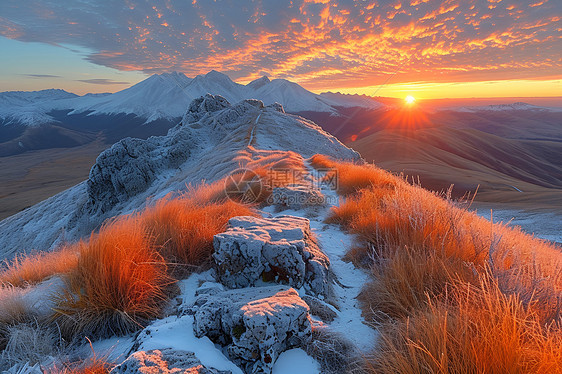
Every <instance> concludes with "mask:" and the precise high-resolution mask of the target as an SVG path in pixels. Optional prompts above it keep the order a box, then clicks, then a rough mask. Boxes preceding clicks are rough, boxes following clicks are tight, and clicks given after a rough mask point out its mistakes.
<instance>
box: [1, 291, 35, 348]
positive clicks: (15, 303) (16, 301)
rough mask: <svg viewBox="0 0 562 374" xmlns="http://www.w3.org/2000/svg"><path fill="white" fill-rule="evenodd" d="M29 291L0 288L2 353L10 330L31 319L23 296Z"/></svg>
mask: <svg viewBox="0 0 562 374" xmlns="http://www.w3.org/2000/svg"><path fill="white" fill-rule="evenodd" d="M26 292H27V291H26V290H24V289H21V288H16V287H12V286H2V287H0V351H2V350H3V349H5V348H6V345H7V344H8V341H9V338H10V328H11V327H13V326H15V325H18V324H21V323H24V322H26V321H28V320H29V319H30V311H29V308H28V306H27V305H26V303H25V301H24V298H23V295H24V293H26Z"/></svg>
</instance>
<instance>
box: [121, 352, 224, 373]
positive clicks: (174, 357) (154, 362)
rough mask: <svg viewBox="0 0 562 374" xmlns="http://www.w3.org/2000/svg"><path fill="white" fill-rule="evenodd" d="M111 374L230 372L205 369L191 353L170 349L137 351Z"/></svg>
mask: <svg viewBox="0 0 562 374" xmlns="http://www.w3.org/2000/svg"><path fill="white" fill-rule="evenodd" d="M111 373H112V374H137V373H143V374H172V373H173V374H232V372H231V371H223V370H216V369H213V368H207V367H205V366H203V365H202V364H201V362H200V361H199V360H198V359H197V357H195V354H194V353H193V352H187V351H179V350H174V349H171V348H166V349H161V350H160V349H154V350H150V351H139V352H135V353H133V354H132V355H130V356H129V357H128V358H127V359H126V360H125V361H123V363H122V364H121V365H119V366H117V367H115V368H114V369H113V370H112V371H111Z"/></svg>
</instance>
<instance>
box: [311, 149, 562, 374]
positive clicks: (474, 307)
mask: <svg viewBox="0 0 562 374" xmlns="http://www.w3.org/2000/svg"><path fill="white" fill-rule="evenodd" d="M330 161H331V160H329V159H328V158H326V157H324V156H315V157H313V159H312V160H311V164H312V165H313V166H314V167H330V168H334V169H335V172H336V173H337V175H338V178H339V182H338V184H339V191H338V192H340V194H342V195H344V196H345V197H342V203H340V205H339V206H338V207H334V208H332V215H331V217H330V218H329V221H331V222H335V223H340V224H341V225H342V226H343V227H344V228H346V229H347V230H348V231H349V232H351V233H353V234H356V235H357V238H358V243H359V245H358V246H356V247H354V248H353V249H352V250H351V251H350V252H348V254H347V257H348V258H349V259H351V260H352V261H353V262H354V263H356V264H357V265H359V266H364V267H366V268H368V269H369V270H370V272H371V281H370V282H369V283H368V284H367V285H366V286H365V288H364V289H363V291H362V293H361V295H360V297H359V299H360V301H361V303H362V308H363V312H364V316H365V317H366V319H367V320H368V322H371V323H375V324H377V326H378V327H379V331H380V332H381V337H380V340H379V344H378V346H376V347H373V348H374V349H373V353H372V356H370V357H367V362H366V366H367V369H368V370H367V372H369V373H375V372H376V373H383V374H384V373H397V372H401V373H403V372H408V373H420V372H435V373H472V372H478V373H481V372H482V373H483V372H486V373H493V372H502V373H503V372H510V373H512V372H525V373H560V372H562V364H561V363H562V360H561V357H562V348H561V345H560V344H561V340H560V339H561V336H562V335H561V334H560V332H561V331H562V325H561V311H562V308H561V306H562V271H561V269H562V258H561V257H560V251H559V249H558V248H557V247H555V246H554V245H552V244H550V243H548V242H545V241H542V240H540V239H537V238H534V237H532V236H530V235H527V234H525V233H523V232H522V231H521V230H520V229H518V228H511V227H508V226H506V225H503V224H498V223H491V222H490V221H488V220H485V219H484V218H481V217H478V216H477V215H476V214H475V213H472V212H469V211H467V210H466V209H463V208H461V207H460V206H458V204H456V203H455V202H453V201H450V199H449V196H448V195H445V196H439V195H437V194H435V193H432V192H430V191H427V190H424V189H422V188H421V187H419V186H416V185H411V184H409V183H407V182H406V181H405V180H403V179H400V178H398V177H394V176H392V175H390V174H388V173H387V172H385V171H383V170H379V169H377V168H376V167H374V166H372V165H356V164H352V163H339V162H333V161H331V162H330ZM358 176H362V177H363V179H364V180H363V182H362V183H358ZM389 178H390V179H392V180H393V181H394V183H388V179H389ZM350 183H351V185H353V186H354V187H355V185H362V186H364V187H363V188H362V189H360V190H357V189H354V188H350V187H352V186H351V185H350ZM347 190H351V191H352V193H351V194H348V195H347V196H346V195H345V193H343V192H344V191H347ZM354 190H355V192H353V191H354ZM498 368H500V369H498Z"/></svg>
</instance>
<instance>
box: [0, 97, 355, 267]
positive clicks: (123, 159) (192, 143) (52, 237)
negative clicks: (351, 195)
mask: <svg viewBox="0 0 562 374" xmlns="http://www.w3.org/2000/svg"><path fill="white" fill-rule="evenodd" d="M280 110H282V109H280V108H279V107H278V106H271V107H264V106H263V103H262V102H261V101H256V100H246V101H242V102H240V103H238V104H236V105H231V104H230V103H228V101H226V100H225V99H224V98H221V97H214V96H211V95H207V96H206V97H205V98H201V99H198V100H195V101H194V102H193V103H192V104H191V106H190V107H189V110H188V112H187V113H186V115H185V116H184V119H183V121H182V123H181V124H180V125H178V126H176V127H175V128H173V129H171V130H170V131H169V132H168V135H166V136H161V137H151V138H149V139H148V140H146V141H143V140H140V139H130V138H129V139H124V140H122V141H120V142H118V143H116V144H115V145H114V146H113V147H111V148H110V149H108V150H106V151H105V152H103V153H102V154H101V155H100V156H99V157H98V159H97V161H96V164H95V165H94V166H93V167H92V170H91V171H90V177H89V179H88V181H85V182H83V183H80V184H78V185H76V186H75V187H72V188H70V189H68V190H66V191H64V192H61V193H59V194H58V195H56V196H53V197H51V198H49V199H47V200H45V201H43V202H41V203H39V204H37V205H34V206H33V207H31V208H29V209H27V210H25V211H22V212H20V213H18V214H16V215H14V216H12V217H9V218H7V219H5V220H3V221H1V222H0V232H2V233H3V235H2V237H1V238H0V247H1V248H5V250H4V253H2V256H3V257H5V258H10V257H12V256H14V255H15V254H17V253H21V252H26V251H30V250H46V249H49V248H52V247H53V246H55V245H57V244H59V243H61V242H62V241H66V240H76V239H78V238H80V237H83V236H85V235H87V234H89V232H90V231H91V230H93V229H95V228H96V227H98V225H99V224H101V223H102V222H103V220H104V219H106V218H109V217H112V216H115V215H117V214H123V213H127V212H131V211H133V210H136V209H140V208H141V207H142V206H144V205H145V204H146V202H147V197H149V196H151V197H154V198H157V197H162V196H164V195H166V194H167V193H169V192H172V191H181V190H185V188H186V185H188V184H190V183H192V184H197V183H199V182H200V181H201V180H206V181H209V182H212V181H215V180H217V179H219V178H221V177H224V176H225V175H227V174H228V173H229V172H231V171H232V170H234V169H236V168H238V167H240V166H243V165H245V164H246V163H248V162H250V161H251V160H256V159H259V158H263V157H272V156H273V155H274V154H276V152H287V151H291V152H296V153H297V154H299V155H301V156H299V157H310V156H312V155H314V154H315V153H324V154H328V155H332V156H334V157H337V158H339V159H347V160H355V159H358V157H359V156H358V154H357V153H356V152H355V151H352V150H351V149H349V148H347V147H345V146H344V145H343V144H341V143H340V142H339V141H338V140H337V139H336V138H334V137H333V136H331V135H329V134H327V133H326V132H324V131H322V130H321V128H320V127H318V126H317V125H315V124H314V123H312V122H310V121H307V120H304V119H303V118H300V117H297V116H293V115H289V114H285V113H283V112H282V111H280Z"/></svg>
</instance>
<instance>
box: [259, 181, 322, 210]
mask: <svg viewBox="0 0 562 374" xmlns="http://www.w3.org/2000/svg"><path fill="white" fill-rule="evenodd" d="M268 203H270V204H272V205H277V206H279V207H282V208H288V209H303V208H310V207H313V206H323V205H325V204H326V199H325V197H324V195H323V194H322V192H320V191H319V190H318V189H315V188H314V187H313V186H306V185H290V186H286V187H275V188H274V189H273V191H272V193H271V196H270V198H269V199H268Z"/></svg>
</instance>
